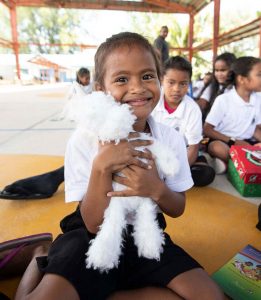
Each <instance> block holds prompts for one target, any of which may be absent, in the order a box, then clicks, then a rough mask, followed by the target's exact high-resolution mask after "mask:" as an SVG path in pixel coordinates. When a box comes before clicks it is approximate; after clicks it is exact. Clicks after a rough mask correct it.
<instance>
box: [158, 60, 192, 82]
mask: <svg viewBox="0 0 261 300" xmlns="http://www.w3.org/2000/svg"><path fill="white" fill-rule="evenodd" d="M169 69H175V70H179V71H184V72H187V73H188V75H189V79H191V76H192V66H191V63H190V62H189V61H188V60H186V59H185V58H184V57H181V56H172V57H170V58H168V59H167V60H166V61H165V63H164V65H163V75H165V74H166V72H167V71H168V70H169Z"/></svg>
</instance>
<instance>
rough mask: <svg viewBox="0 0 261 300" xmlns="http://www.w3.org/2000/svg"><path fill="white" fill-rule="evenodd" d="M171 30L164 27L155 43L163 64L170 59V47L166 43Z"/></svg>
mask: <svg viewBox="0 0 261 300" xmlns="http://www.w3.org/2000/svg"><path fill="white" fill-rule="evenodd" d="M168 33H169V29H168V27H167V26H162V27H161V29H160V34H159V36H158V37H157V38H156V40H155V41H154V47H155V49H156V51H157V53H158V54H159V56H160V58H161V61H162V63H164V62H165V61H166V60H167V59H168V58H169V45H168V43H167V42H166V41H165V39H166V37H167V36H168Z"/></svg>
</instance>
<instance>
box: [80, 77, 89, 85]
mask: <svg viewBox="0 0 261 300" xmlns="http://www.w3.org/2000/svg"><path fill="white" fill-rule="evenodd" d="M79 80H80V82H81V84H82V85H83V86H86V85H88V84H89V83H90V76H89V75H83V76H79Z"/></svg>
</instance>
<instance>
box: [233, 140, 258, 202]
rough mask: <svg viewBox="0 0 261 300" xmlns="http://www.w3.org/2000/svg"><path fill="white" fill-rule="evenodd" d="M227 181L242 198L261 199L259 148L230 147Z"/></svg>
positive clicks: (248, 146)
mask: <svg viewBox="0 0 261 300" xmlns="http://www.w3.org/2000/svg"><path fill="white" fill-rule="evenodd" d="M230 157H231V159H230V160H229V162H228V179H229V181H230V182H231V183H232V184H233V186H234V187H235V188H236V189H237V190H238V191H239V193H240V194H241V195H242V196H246V197H261V148H260V147H255V146H250V145H247V146H232V147H231V148H230Z"/></svg>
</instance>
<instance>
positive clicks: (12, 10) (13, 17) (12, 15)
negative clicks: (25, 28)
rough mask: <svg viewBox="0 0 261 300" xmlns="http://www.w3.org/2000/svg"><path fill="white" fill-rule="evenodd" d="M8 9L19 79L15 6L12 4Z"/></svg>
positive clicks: (19, 77)
mask: <svg viewBox="0 0 261 300" xmlns="http://www.w3.org/2000/svg"><path fill="white" fill-rule="evenodd" d="M9 9H10V21H11V29H12V39H13V49H14V54H15V62H16V71H17V77H18V79H21V74H20V64H19V44H18V33H17V23H16V6H15V5H12V6H11V7H10V8H9Z"/></svg>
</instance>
